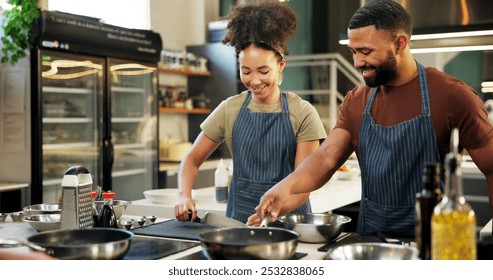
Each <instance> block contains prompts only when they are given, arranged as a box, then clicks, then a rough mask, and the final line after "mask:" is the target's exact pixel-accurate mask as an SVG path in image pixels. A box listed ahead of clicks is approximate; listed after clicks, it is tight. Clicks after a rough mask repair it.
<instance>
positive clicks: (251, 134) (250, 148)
mask: <svg viewBox="0 0 493 280" xmlns="http://www.w3.org/2000/svg"><path fill="white" fill-rule="evenodd" d="M251 99H252V94H251V93H248V96H247V98H246V99H245V102H243V105H242V106H241V109H240V112H239V114H238V117H237V118H236V121H235V124H234V126H233V134H232V137H233V147H232V149H233V166H234V168H233V177H232V179H231V186H230V190H229V194H228V205H227V207H226V216H228V217H232V218H234V219H237V220H239V221H242V222H246V221H247V219H248V217H249V216H251V215H252V214H254V213H255V207H256V206H257V205H258V204H259V202H260V197H261V196H262V195H263V194H264V193H265V192H266V191H267V190H269V189H270V188H271V187H272V186H274V185H275V184H276V183H277V182H279V181H281V180H282V179H284V177H286V176H287V175H288V174H290V173H291V172H293V170H294V159H295V156H296V145H297V143H296V136H295V135H294V131H293V128H292V125H291V121H290V120H289V109H288V101H287V97H286V94H285V93H281V108H282V110H281V112H279V113H258V112H251V111H250V109H248V104H249V103H250V100H251ZM293 212H296V213H302V212H311V206H310V203H309V201H307V202H305V203H304V204H303V205H301V206H300V207H299V208H298V209H296V210H295V211H293Z"/></svg>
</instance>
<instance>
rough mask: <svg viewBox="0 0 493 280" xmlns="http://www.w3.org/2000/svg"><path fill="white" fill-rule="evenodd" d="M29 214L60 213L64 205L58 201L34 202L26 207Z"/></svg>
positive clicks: (25, 210)
mask: <svg viewBox="0 0 493 280" xmlns="http://www.w3.org/2000/svg"><path fill="white" fill-rule="evenodd" d="M23 210H24V212H26V213H28V214H60V213H61V212H62V206H61V205H60V204H58V203H46V204H34V205H29V206H26V207H24V209H23Z"/></svg>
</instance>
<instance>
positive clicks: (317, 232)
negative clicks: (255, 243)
mask: <svg viewBox="0 0 493 280" xmlns="http://www.w3.org/2000/svg"><path fill="white" fill-rule="evenodd" d="M278 220H279V221H280V222H281V223H282V224H283V225H284V226H285V227H286V228H288V229H291V230H294V231H296V232H297V233H299V234H300V238H299V241H301V242H307V243H325V242H327V241H331V240H333V239H334V238H336V237H337V236H339V235H340V234H341V232H342V231H343V230H344V228H345V226H346V225H347V224H348V223H349V222H351V218H349V217H347V216H344V215H338V214H330V213H304V214H294V213H292V214H287V215H284V216H281V217H279V218H278Z"/></svg>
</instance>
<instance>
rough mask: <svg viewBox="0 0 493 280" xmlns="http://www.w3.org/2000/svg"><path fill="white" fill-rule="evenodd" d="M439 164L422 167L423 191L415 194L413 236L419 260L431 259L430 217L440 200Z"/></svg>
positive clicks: (428, 164)
mask: <svg viewBox="0 0 493 280" xmlns="http://www.w3.org/2000/svg"><path fill="white" fill-rule="evenodd" d="M442 195H443V194H442V189H441V186H440V164H439V163H427V164H425V166H424V167H423V189H422V190H421V192H419V193H417V194H416V218H415V222H416V224H415V226H416V227H415V236H416V247H417V248H418V250H419V258H420V259H422V260H430V259H431V216H432V215H433V209H434V208H435V206H436V205H437V204H438V203H439V202H440V200H441V199H442Z"/></svg>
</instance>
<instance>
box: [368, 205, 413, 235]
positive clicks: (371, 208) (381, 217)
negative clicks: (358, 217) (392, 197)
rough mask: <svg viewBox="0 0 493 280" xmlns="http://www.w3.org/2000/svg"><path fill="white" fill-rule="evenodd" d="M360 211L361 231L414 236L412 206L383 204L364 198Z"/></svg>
mask: <svg viewBox="0 0 493 280" xmlns="http://www.w3.org/2000/svg"><path fill="white" fill-rule="evenodd" d="M362 211H363V213H362V214H363V215H362V217H363V225H362V226H363V233H366V234H374V233H377V232H379V233H387V234H390V235H397V236H414V211H415V209H414V206H397V207H396V206H384V205H379V204H376V203H374V202H372V201H370V200H368V199H365V200H364V204H363V209H362Z"/></svg>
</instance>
